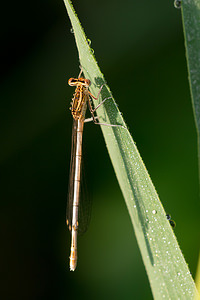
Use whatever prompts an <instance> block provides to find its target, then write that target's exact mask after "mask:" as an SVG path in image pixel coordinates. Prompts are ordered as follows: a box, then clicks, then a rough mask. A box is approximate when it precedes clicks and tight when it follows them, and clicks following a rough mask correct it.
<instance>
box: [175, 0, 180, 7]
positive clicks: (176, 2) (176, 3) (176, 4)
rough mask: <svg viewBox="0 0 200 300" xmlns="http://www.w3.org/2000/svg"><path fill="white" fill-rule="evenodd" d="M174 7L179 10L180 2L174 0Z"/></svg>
mask: <svg viewBox="0 0 200 300" xmlns="http://www.w3.org/2000/svg"><path fill="white" fill-rule="evenodd" d="M174 7H175V8H178V9H180V8H181V0H174Z"/></svg>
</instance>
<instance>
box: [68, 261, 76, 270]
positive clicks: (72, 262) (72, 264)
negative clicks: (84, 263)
mask: <svg viewBox="0 0 200 300" xmlns="http://www.w3.org/2000/svg"><path fill="white" fill-rule="evenodd" d="M76 265H77V263H76V262H75V261H72V260H70V264H69V269H70V271H75V270H76Z"/></svg>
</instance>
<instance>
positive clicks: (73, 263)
mask: <svg viewBox="0 0 200 300" xmlns="http://www.w3.org/2000/svg"><path fill="white" fill-rule="evenodd" d="M76 266H77V251H76V250H75V249H72V251H71V255H70V257H69V269H70V271H75V270H76Z"/></svg>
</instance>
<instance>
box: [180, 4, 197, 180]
mask: <svg viewBox="0 0 200 300" xmlns="http://www.w3.org/2000/svg"><path fill="white" fill-rule="evenodd" d="M182 18H183V29H184V35H185V46H186V58H187V64H188V74H189V83H190V91H191V97H192V104H193V109H194V117H195V122H196V127H197V134H198V149H199V151H198V156H199V174H200V1H199V0H184V1H182Z"/></svg>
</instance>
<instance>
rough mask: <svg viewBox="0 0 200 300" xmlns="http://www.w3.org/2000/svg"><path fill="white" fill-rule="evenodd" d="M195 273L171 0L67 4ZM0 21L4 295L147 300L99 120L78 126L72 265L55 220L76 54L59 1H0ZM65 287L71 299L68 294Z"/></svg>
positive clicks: (188, 125)
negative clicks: (83, 183) (85, 209)
mask: <svg viewBox="0 0 200 300" xmlns="http://www.w3.org/2000/svg"><path fill="white" fill-rule="evenodd" d="M73 3H74V6H75V9H76V11H77V14H78V16H79V18H80V21H81V23H82V26H83V27H84V29H85V32H86V34H87V37H88V38H89V39H90V40H91V41H92V44H91V47H92V48H93V49H94V50H95V56H96V59H97V61H98V63H99V66H100V68H101V70H102V72H103V73H104V75H105V78H106V80H107V82H108V85H109V86H110V88H111V90H112V92H113V95H114V97H115V99H116V101H117V103H118V105H119V108H120V110H121V111H122V112H123V116H124V118H125V120H126V122H127V124H128V126H129V129H130V131H131V133H132V135H133V139H134V141H135V142H136V144H137V146H138V149H139V151H140V153H141V156H142V158H143V160H144V162H145V164H146V166H147V169H148V171H149V173H150V175H151V178H152V180H153V182H154V184H155V187H156V189H157V191H158V193H159V196H160V198H161V201H162V203H163V206H164V208H165V210H166V212H167V213H170V214H171V215H172V218H173V219H174V220H175V221H176V223H177V226H176V228H175V234H176V236H177V239H178V241H179V244H180V247H181V249H182V251H183V254H184V256H185V259H186V261H187V263H188V264H189V268H190V270H191V272H192V274H193V276H194V275H195V271H196V264H197V257H198V250H199V249H198V247H199V229H198V228H199V223H198V219H199V213H198V211H199V208H200V207H199V191H198V170H197V142H196V129H195V124H194V120H193V112H192V105H191V99H190V92H189V85H188V80H187V68H186V59H185V49H184V40H183V33H182V24H181V11H180V10H177V9H175V8H174V6H173V1H159V0H155V1H148V0H143V1H132V0H128V1H125V2H121V1H118V0H117V1H116V0H115V1H114V0H110V1H108V0H103V1H101V2H100V1H98V2H97V1H92V0H84V1H83V0H82V1H80V0H79V1H78V0H76V1H75V0H74V1H73ZM2 12H3V16H2V18H1V32H2V38H1V40H2V46H1V59H2V64H1V79H2V80H1V123H2V129H3V130H2V131H1V133H0V140H1V147H0V154H1V155H0V163H1V188H0V192H1V210H0V220H1V247H0V248H1V265H2V266H1V272H2V276H1V284H2V287H1V295H2V294H3V299H59V300H60V299H70V297H72V296H73V299H88V300H90V299H111V298H113V299H129V298H131V299H133V298H134V299H152V294H151V290H150V286H149V282H148V279H147V275H146V272H145V267H144V265H143V262H142V259H141V256H140V252H139V249H138V246H137V243H136V240H135V236H134V233H133V229H132V225H131V222H130V219H129V215H128V212H127V209H126V207H125V204H124V200H123V197H122V194H121V191H120V188H119V186H118V183H117V180H116V178H115V174H114V171H113V169H112V165H111V163H110V160H109V156H108V154H107V151H106V147H105V144H104V140H103V136H102V134H101V130H100V128H99V127H98V126H95V125H94V124H92V123H88V124H86V126H85V132H84V144H85V159H84V161H85V165H86V171H85V172H86V177H88V178H89V180H88V188H89V190H90V191H91V192H90V193H91V194H92V198H93V211H92V219H91V223H90V227H89V230H88V232H87V233H86V234H85V235H84V236H81V237H80V238H79V261H78V268H77V270H76V271H75V272H74V273H71V272H70V271H69V269H68V257H69V247H70V236H69V233H68V231H67V228H66V225H65V209H66V199H67V187H68V170H69V161H70V147H71V124H72V117H71V115H70V111H69V109H68V108H69V106H70V101H71V97H72V94H73V92H74V90H73V88H71V87H69V86H68V85H67V80H68V78H69V77H72V76H73V77H74V76H77V75H78V73H79V61H78V55H77V50H76V45H75V41H74V36H73V34H72V33H71V32H70V29H71V24H70V22H69V19H68V16H67V13H66V10H65V7H64V3H63V2H62V1H61V0H60V1H56V0H48V1H47V0H43V1H40V0H35V1H34V2H33V1H32V2H27V1H24V0H22V1H20V2H17V1H7V2H5V1H4V5H3V7H2ZM72 293H73V294H72Z"/></svg>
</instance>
